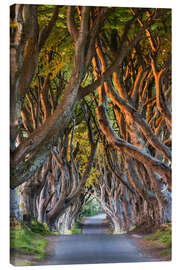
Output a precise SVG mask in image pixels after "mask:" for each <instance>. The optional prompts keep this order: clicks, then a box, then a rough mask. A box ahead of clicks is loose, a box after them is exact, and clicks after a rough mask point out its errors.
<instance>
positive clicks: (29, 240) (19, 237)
mask: <svg viewBox="0 0 180 270" xmlns="http://www.w3.org/2000/svg"><path fill="white" fill-rule="evenodd" d="M47 242H48V241H47V240H46V239H45V238H44V236H43V235H41V234H39V233H35V232H33V231H31V229H29V228H28V227H27V226H25V225H21V226H18V227H11V229H10V247H11V251H13V252H15V253H16V254H28V255H34V256H35V258H37V259H43V258H44V256H45V248H46V245H47Z"/></svg>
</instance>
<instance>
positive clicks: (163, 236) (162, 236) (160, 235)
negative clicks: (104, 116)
mask: <svg viewBox="0 0 180 270" xmlns="http://www.w3.org/2000/svg"><path fill="white" fill-rule="evenodd" d="M145 239H146V240H153V241H158V242H161V243H162V244H164V245H165V247H167V248H170V247H171V244H172V232H171V224H170V223H167V224H163V225H162V226H161V227H160V228H159V229H158V230H157V231H156V232H155V233H154V234H152V235H150V236H145Z"/></svg>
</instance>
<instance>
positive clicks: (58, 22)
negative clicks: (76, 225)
mask: <svg viewBox="0 0 180 270" xmlns="http://www.w3.org/2000/svg"><path fill="white" fill-rule="evenodd" d="M10 15H11V18H10V42H11V44H10V45H11V48H10V50H11V57H10V60H11V74H10V75H11V80H10V91H11V104H10V135H11V137H10V145H11V149H10V150H11V173H10V174H11V188H16V187H19V190H20V194H21V200H22V204H23V205H24V207H23V210H22V212H23V211H24V212H23V214H22V215H28V216H29V217H30V218H32V217H33V218H35V219H38V220H39V221H41V222H42V221H44V220H47V222H48V223H49V225H50V226H52V227H53V226H54V224H55V223H56V222H57V221H58V220H61V222H62V219H63V218H64V222H66V223H67V224H71V223H72V220H73V218H75V217H77V216H78V214H79V213H80V211H81V209H82V208H83V205H84V204H85V203H86V202H87V201H88V200H89V196H94V197H95V198H96V199H97V201H98V202H99V204H100V205H101V207H102V209H103V210H104V211H105V212H106V213H107V215H109V217H110V218H111V220H112V223H113V225H114V228H115V230H116V231H118V230H119V229H120V227H124V228H128V227H129V226H130V224H132V223H136V224H140V223H142V222H143V221H144V220H147V221H148V222H152V221H153V222H154V221H156V222H160V223H161V222H164V221H165V220H167V219H168V218H169V214H167V212H168V211H170V210H169V201H170V194H171V90H172V88H171V79H172V78H171V77H172V75H171V10H170V9H159V8H152V9H150V8H122V7H116V8H115V7H85V6H82V7H81V6H52V5H21V4H20V5H18V4H16V5H13V6H11V14H10ZM142 213H143V214H142ZM67 216H68V219H67ZM59 218H60V219H59ZM67 220H68V221H67ZM68 226H69V225H68Z"/></svg>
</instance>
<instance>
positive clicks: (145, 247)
mask: <svg viewBox="0 0 180 270" xmlns="http://www.w3.org/2000/svg"><path fill="white" fill-rule="evenodd" d="M160 228H161V226H160V225H147V224H141V225H140V226H139V227H137V228H135V229H134V230H132V231H131V232H128V233H127V236H128V237H129V238H130V239H132V240H133V241H134V242H135V244H136V245H137V246H138V247H139V248H140V249H141V251H142V252H143V253H144V254H145V255H149V256H151V257H153V258H157V259H159V260H160V261H171V254H170V255H162V252H163V251H165V250H166V249H167V248H166V247H165V246H164V245H163V244H162V243H160V242H157V241H152V240H146V239H144V237H146V236H148V237H150V236H152V235H153V234H154V233H155V232H156V231H157V230H158V229H160Z"/></svg>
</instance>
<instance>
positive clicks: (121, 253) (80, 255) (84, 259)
mask: <svg viewBox="0 0 180 270" xmlns="http://www.w3.org/2000/svg"><path fill="white" fill-rule="evenodd" d="M107 232H108V224H107V223H106V222H105V216H104V215H99V216H95V217H89V218H86V219H85V220H84V226H83V234H81V235H61V236H49V238H48V239H49V244H48V248H47V256H46V258H45V260H44V261H43V262H42V263H41V265H55V264H56V265H62V264H93V263H120V262H147V261H149V262H150V261H155V260H154V259H153V258H151V257H147V256H145V255H143V254H142V252H141V251H140V249H139V248H138V247H137V246H136V245H135V243H134V242H133V240H131V239H129V238H128V237H127V236H126V235H109V234H107Z"/></svg>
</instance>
